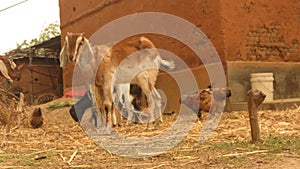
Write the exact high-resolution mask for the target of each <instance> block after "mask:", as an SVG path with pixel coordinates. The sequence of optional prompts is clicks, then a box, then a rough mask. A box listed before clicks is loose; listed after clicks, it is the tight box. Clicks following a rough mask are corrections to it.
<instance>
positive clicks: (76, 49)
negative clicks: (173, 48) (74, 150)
mask: <svg viewBox="0 0 300 169" xmlns="http://www.w3.org/2000/svg"><path fill="white" fill-rule="evenodd" d="M74 37H76V38H74ZM71 38H72V41H71V40H70V39H71ZM71 43H72V44H71ZM74 43H75V44H74ZM93 55H94V56H93ZM90 56H93V57H92V58H91V57H90ZM101 57H102V60H101V62H100V65H99V67H98V68H97V69H95V68H93V69H94V70H96V83H95V85H96V87H97V90H98V93H99V96H100V104H99V107H100V112H101V113H102V116H103V117H105V119H107V115H108V114H109V113H111V112H113V110H114V107H113V102H112V101H113V97H112V93H113V87H114V86H118V85H119V84H127V87H128V88H129V87H130V83H132V84H137V85H139V86H140V87H141V89H142V91H143V93H144V94H145V95H146V97H147V102H148V106H149V107H150V111H151V113H149V114H150V115H151V117H150V118H149V121H150V120H154V119H156V120H155V126H156V125H157V124H158V122H159V121H160V119H158V118H155V117H154V112H156V113H157V115H158V116H157V117H161V103H160V100H161V97H160V95H159V93H158V92H157V90H156V89H155V87H154V85H155V83H156V79H157V75H158V72H159V68H160V66H162V65H163V66H165V67H169V68H170V69H172V68H174V67H175V66H174V63H173V62H169V61H166V60H163V59H162V58H161V57H160V55H159V53H158V51H157V49H156V48H155V46H154V44H153V43H152V42H151V41H150V40H149V39H148V38H146V37H143V36H140V37H131V38H128V39H126V40H125V41H122V42H120V43H117V44H116V45H114V46H113V47H111V48H110V50H109V51H107V52H106V54H105V55H104V56H101ZM97 58H99V56H96V55H95V52H94V51H93V50H92V47H91V46H90V44H89V42H88V40H87V38H85V37H84V36H83V34H78V33H68V34H67V36H66V42H65V45H64V47H63V49H62V51H61V55H60V61H61V66H62V67H64V66H65V65H66V63H67V62H68V61H72V62H75V63H77V64H79V67H87V66H89V65H93V64H90V63H88V62H86V60H91V62H92V60H93V61H95V60H98V59H97ZM127 91H129V90H127ZM124 94H125V95H127V96H128V98H129V92H127V93H124ZM126 102H127V103H128V102H129V103H130V100H126ZM125 106H127V105H125ZM128 109H130V107H128ZM148 126H149V122H148V125H147V128H148Z"/></svg>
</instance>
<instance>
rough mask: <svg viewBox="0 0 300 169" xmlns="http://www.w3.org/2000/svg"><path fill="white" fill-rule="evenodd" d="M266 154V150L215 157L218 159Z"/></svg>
mask: <svg viewBox="0 0 300 169" xmlns="http://www.w3.org/2000/svg"><path fill="white" fill-rule="evenodd" d="M266 152H268V150H257V151H251V152H244V153H233V154H225V155H220V156H217V158H219V157H238V156H245V155H251V154H258V153H266Z"/></svg>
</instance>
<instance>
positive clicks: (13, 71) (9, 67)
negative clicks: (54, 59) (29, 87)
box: [0, 56, 23, 83]
mask: <svg viewBox="0 0 300 169" xmlns="http://www.w3.org/2000/svg"><path fill="white" fill-rule="evenodd" d="M22 67H23V65H20V66H18V67H17V65H16V63H15V62H14V61H13V60H12V59H10V58H8V57H4V56H1V57H0V72H1V74H0V76H2V77H4V78H5V79H7V80H8V81H9V82H10V83H12V82H13V81H14V80H16V81H19V80H20V79H21V73H20V69H21V68H22Z"/></svg>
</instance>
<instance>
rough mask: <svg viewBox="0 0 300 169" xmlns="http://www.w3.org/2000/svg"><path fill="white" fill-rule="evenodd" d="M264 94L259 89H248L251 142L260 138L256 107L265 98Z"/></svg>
mask: <svg viewBox="0 0 300 169" xmlns="http://www.w3.org/2000/svg"><path fill="white" fill-rule="evenodd" d="M265 98H266V95H265V94H264V93H262V92H261V91H259V90H256V89H255V90H253V89H251V90H249V91H248V111H249V119H250V126H251V138H252V141H251V142H252V143H254V142H256V141H257V140H259V139H260V129H259V124H258V116H257V107H258V106H259V105H261V103H262V102H263V101H264V100H265Z"/></svg>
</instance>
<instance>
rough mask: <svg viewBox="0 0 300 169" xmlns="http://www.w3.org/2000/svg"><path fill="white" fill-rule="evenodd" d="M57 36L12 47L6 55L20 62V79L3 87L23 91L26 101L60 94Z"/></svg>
mask: <svg viewBox="0 0 300 169" xmlns="http://www.w3.org/2000/svg"><path fill="white" fill-rule="evenodd" d="M59 51H60V36H58V37H55V38H52V39H50V40H48V41H45V42H43V43H41V44H38V45H35V46H32V47H30V48H27V49H15V50H13V51H11V52H9V53H8V54H7V55H8V56H9V57H10V58H13V59H14V62H15V63H16V64H17V65H23V66H24V68H23V69H22V70H21V80H20V81H14V82H13V83H12V84H11V85H10V86H9V87H7V86H6V89H7V90H8V91H10V92H11V93H13V94H15V95H18V94H19V93H20V92H22V93H24V95H25V102H26V103H27V104H42V103H46V102H48V101H51V100H53V99H56V98H58V97H61V96H62V71H61V68H60V67H59Z"/></svg>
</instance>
